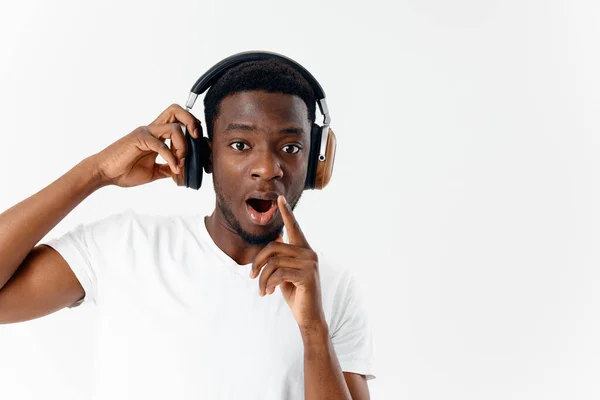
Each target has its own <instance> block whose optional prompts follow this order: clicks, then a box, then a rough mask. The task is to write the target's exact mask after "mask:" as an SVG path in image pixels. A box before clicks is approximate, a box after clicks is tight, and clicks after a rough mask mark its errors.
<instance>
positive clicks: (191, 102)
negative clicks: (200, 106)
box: [185, 92, 198, 110]
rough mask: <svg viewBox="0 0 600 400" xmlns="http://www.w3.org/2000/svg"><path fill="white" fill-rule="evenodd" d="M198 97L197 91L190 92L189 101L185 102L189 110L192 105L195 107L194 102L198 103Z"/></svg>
mask: <svg viewBox="0 0 600 400" xmlns="http://www.w3.org/2000/svg"><path fill="white" fill-rule="evenodd" d="M197 98H198V95H197V94H196V93H194V92H190V95H189V96H188V100H187V103H185V108H186V109H187V110H190V109H191V108H192V107H194V103H196V99H197Z"/></svg>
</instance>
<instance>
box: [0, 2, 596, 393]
mask: <svg viewBox="0 0 600 400" xmlns="http://www.w3.org/2000/svg"><path fill="white" fill-rule="evenodd" d="M0 4H1V6H0V117H1V121H2V123H1V125H0V133H1V135H2V136H1V137H2V144H1V145H0V170H1V172H0V193H1V194H0V210H2V211H3V210H6V209H7V208H9V207H10V206H12V205H13V204H15V203H17V202H19V201H21V200H23V199H24V198H26V197H28V196H30V195H32V194H34V193H35V192H37V191H38V190H40V189H41V188H43V187H44V186H46V185H48V184H50V183H51V182H52V181H53V180H55V179H56V178H58V177H59V176H60V175H62V174H63V173H65V172H66V171H67V170H69V169H70V168H71V167H73V166H74V165H75V164H76V163H77V162H79V161H80V160H82V159H83V158H85V157H87V156H89V155H91V154H93V153H96V152H98V151H100V150H101V149H103V148H104V147H106V146H107V145H109V144H110V143H112V142H114V141H115V140H117V139H118V138H120V137H121V136H123V135H125V134H127V133H129V132H130V131H131V130H133V129H134V128H136V127H137V126H139V125H146V124H148V123H149V122H151V121H152V120H153V119H154V118H155V117H156V116H157V115H158V114H159V113H160V112H161V111H162V110H163V109H164V108H165V107H167V106H168V105H169V104H171V103H173V102H176V103H179V104H183V103H184V102H185V100H186V99H187V94H188V91H189V89H190V87H191V86H192V84H193V83H194V82H195V80H196V79H197V78H198V77H199V76H200V75H201V74H202V73H203V72H204V71H205V70H206V69H208V68H209V67H210V66H212V65H213V64H215V63H216V62H218V61H219V60H221V59H222V58H224V57H226V56H229V55H231V54H233V53H236V52H239V51H245V50H251V49H265V50H270V51H275V52H279V53H283V54H285V55H288V56H290V57H292V58H294V59H296V60H297V61H299V62H301V63H302V64H303V65H305V66H306V67H307V68H308V69H309V70H310V71H311V72H312V73H313V74H314V75H315V76H316V77H317V78H318V79H319V81H320V82H321V84H322V86H323V87H324V89H325V91H326V93H327V97H328V102H329V106H330V111H331V115H332V127H333V128H334V130H335V131H336V133H337V136H338V141H339V143H338V152H337V160H336V161H337V162H336V166H335V173H334V178H333V180H332V182H331V184H330V186H329V187H328V188H327V189H326V190H324V191H322V192H310V193H306V194H305V196H304V197H303V200H302V201H301V203H300V204H299V206H298V208H297V217H298V219H299V222H300V224H301V226H302V228H303V229H304V231H305V233H306V235H307V237H308V238H309V240H310V241H311V244H312V245H313V247H315V248H319V249H322V250H323V251H326V252H328V253H330V254H331V255H333V256H335V257H337V259H338V260H339V261H340V262H341V263H344V264H347V265H351V266H352V267H353V268H354V269H355V270H356V271H357V274H358V276H359V277H360V280H361V284H362V286H363V288H364V295H365V302H366V305H367V307H368V310H369V314H370V316H371V320H372V324H373V330H374V345H375V356H376V375H377V379H375V380H374V381H371V382H370V389H371V394H372V398H374V399H411V400H413V399H414V400H417V399H436V400H437V399H461V400H466V399H473V400H481V399H486V400H493V399H515V400H520V399H544V400H548V399H570V400H572V399H597V398H600V380H599V379H598V377H599V376H600V267H599V261H600V253H599V250H598V249H599V248H600V230H599V222H600V214H599V212H598V201H599V200H600V195H599V194H600V183H599V181H600V176H599V172H600V165H599V163H598V161H597V156H598V154H599V151H600V136H599V134H598V132H599V128H600V94H599V93H600V91H599V90H600V74H599V73H598V71H600V56H599V47H598V41H599V40H600V24H599V23H598V21H599V20H600V6H599V3H598V2H592V1H588V2H583V1H581V2H577V1H548V0H546V1H541V0H539V1H534V0H530V1H524V0H510V1H506V0H505V1H495V0H494V1H492V0H487V1H476V0H457V1H452V2H449V1H442V0H414V1H401V2H391V1H390V2H384V1H381V0H376V1H368V2H360V3H359V2H355V1H354V2H349V1H342V0H337V1H329V2H323V1H302V2H282V1H264V0H260V1H246V2H242V1H239V2H231V1H211V2H206V1H184V0H179V1H173V0H171V1H168V2H167V1H164V2H158V1H143V2H142V1H138V2H126V1H106V0H105V1H102V2H94V3H92V2H78V1H52V2H47V1H37V2H36V1H31V0H28V1H19V2H16V1H2V3H0ZM193 112H194V113H195V115H197V116H198V117H202V116H203V113H202V103H201V102H200V100H199V102H198V103H197V105H196V106H195V107H194V109H193ZM213 204H214V196H213V193H212V182H211V181H210V180H206V181H205V185H204V187H203V188H202V189H201V190H200V191H199V192H196V191H192V190H189V189H184V188H180V187H176V186H175V185H174V184H173V183H172V182H171V181H168V180H164V181H159V182H155V183H153V184H149V185H145V186H142V187H138V188H131V189H121V188H117V187H109V188H104V189H102V190H101V191H98V192H96V193H94V194H93V195H92V196H91V197H89V198H88V199H87V200H85V201H84V202H83V203H82V204H81V205H80V206H79V207H77V208H76V209H75V210H74V211H73V212H72V213H71V214H69V215H68V216H67V218H65V219H64V220H63V221H62V222H61V223H60V224H59V225H58V226H57V227H56V228H55V229H54V230H52V231H51V232H50V233H49V235H48V236H47V237H54V236H57V235H59V234H61V233H64V232H66V231H67V230H69V229H71V228H73V227H74V226H75V225H76V224H78V223H82V222H91V221H93V220H96V219H99V218H102V217H104V216H107V215H108V214H110V213H113V212H117V211H121V210H123V209H125V208H127V207H132V208H135V209H136V210H139V211H140V212H149V213H158V214H169V213H185V214H193V213H197V212H203V213H208V212H210V210H211V209H212V206H213ZM94 313H95V311H94V309H93V306H82V307H81V308H79V309H72V310H63V311H60V312H58V313H55V314H53V315H51V316H48V317H45V318H41V319H38V320H34V321H30V322H26V323H21V324H16V325H4V326H1V327H0V397H1V398H2V399H11V400H12V399H16V400H21V399H37V398H49V399H59V398H60V399H65V400H67V399H83V398H86V396H87V395H88V393H89V387H90V382H91V370H90V368H91V363H92V359H91V350H90V348H91V346H93V340H92V339H91V335H92V334H93V332H94V330H93V324H94V316H95V314H94ZM115 362H119V361H118V360H115Z"/></svg>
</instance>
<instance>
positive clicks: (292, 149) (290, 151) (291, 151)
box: [283, 144, 300, 154]
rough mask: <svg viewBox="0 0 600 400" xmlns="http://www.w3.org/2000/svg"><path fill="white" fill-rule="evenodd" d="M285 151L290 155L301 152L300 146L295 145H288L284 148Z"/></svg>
mask: <svg viewBox="0 0 600 400" xmlns="http://www.w3.org/2000/svg"><path fill="white" fill-rule="evenodd" d="M283 151H285V152H286V153H288V154H296V153H297V152H299V151H300V146H297V145H295V144H288V145H285V146H283Z"/></svg>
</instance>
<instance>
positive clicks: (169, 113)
mask: <svg viewBox="0 0 600 400" xmlns="http://www.w3.org/2000/svg"><path fill="white" fill-rule="evenodd" d="M173 122H179V123H181V124H183V125H185V127H186V128H187V131H188V132H189V133H190V135H192V136H193V137H194V138H196V139H197V138H198V136H199V135H200V134H199V132H200V129H201V128H200V121H199V120H198V119H197V118H196V117H194V115H193V114H192V113H191V112H189V111H188V110H185V109H183V108H181V106H180V105H179V104H171V105H170V106H169V107H167V109H166V110H165V111H163V112H162V113H161V114H160V115H159V116H158V117H157V118H156V119H155V120H154V121H152V123H151V124H150V125H156V124H170V123H173Z"/></svg>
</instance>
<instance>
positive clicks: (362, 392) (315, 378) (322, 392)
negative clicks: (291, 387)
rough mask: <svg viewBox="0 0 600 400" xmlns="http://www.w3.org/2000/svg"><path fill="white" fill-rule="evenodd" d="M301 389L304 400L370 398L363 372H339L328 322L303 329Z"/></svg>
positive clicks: (361, 399) (360, 399)
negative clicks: (302, 385)
mask: <svg viewBox="0 0 600 400" xmlns="http://www.w3.org/2000/svg"><path fill="white" fill-rule="evenodd" d="M301 332H302V341H303V343H304V391H305V399H306V400H317V399H328V400H337V399H339V400H342V399H344V400H369V399H370V396H369V387H368V385H367V381H366V379H365V377H364V376H363V375H359V374H353V373H348V372H342V369H341V367H340V364H339V362H338V359H337V356H336V354H335V350H334V348H333V344H332V343H331V340H330V339H329V330H328V328H327V324H326V323H325V322H324V321H323V322H322V323H319V324H316V325H315V326H314V329H311V330H304V331H301Z"/></svg>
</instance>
